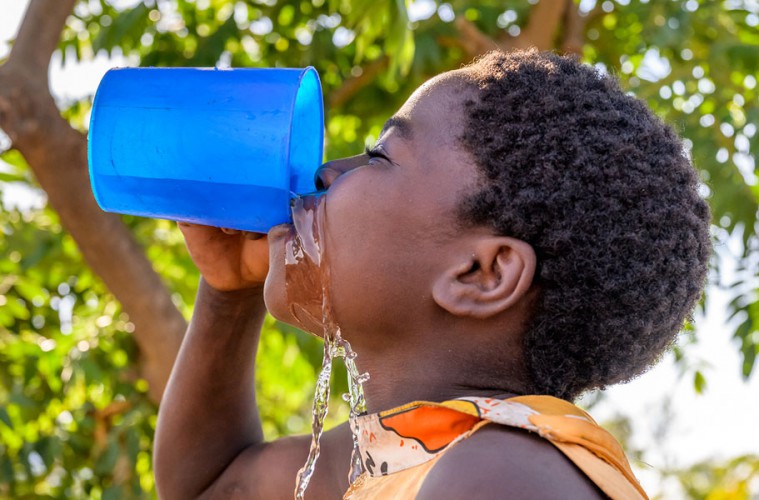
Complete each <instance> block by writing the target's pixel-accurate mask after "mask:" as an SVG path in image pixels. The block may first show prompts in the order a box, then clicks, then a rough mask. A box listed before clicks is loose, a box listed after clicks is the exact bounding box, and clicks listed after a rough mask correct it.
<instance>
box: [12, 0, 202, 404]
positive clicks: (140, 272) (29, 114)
mask: <svg viewBox="0 0 759 500" xmlns="http://www.w3.org/2000/svg"><path fill="white" fill-rule="evenodd" d="M63 4H65V5H68V6H69V8H71V6H72V5H73V4H74V0H66V1H61V2H60V3H59V2H58V1H57V0H32V3H31V4H30V6H29V10H28V11H27V17H26V18H25V19H24V21H23V24H22V30H21V31H22V32H21V33H20V34H19V39H18V41H17V42H16V44H15V45H14V47H13V49H12V51H11V55H10V58H9V61H8V63H6V64H4V65H2V66H0V129H2V130H4V131H5V132H6V133H7V134H8V137H10V139H11V141H12V144H13V147H14V148H16V149H18V150H19V151H20V152H21V154H22V155H23V156H24V158H25V159H26V161H27V163H28V164H29V166H30V167H31V169H32V171H33V172H34V174H35V176H36V178H37V180H38V182H39V184H40V186H42V188H43V189H44V190H45V192H46V193H47V195H48V200H49V203H50V205H51V206H52V207H53V209H55V210H56V212H58V215H59V217H60V220H61V224H63V226H64V227H65V228H66V230H67V231H68V232H69V233H70V234H71V236H72V237H73V238H74V240H75V241H76V243H77V245H78V246H79V249H80V250H81V252H82V255H83V257H84V260H85V261H86V262H87V264H88V265H89V266H90V267H91V268H92V270H93V271H94V272H95V273H96V274H97V275H98V276H100V278H101V279H102V280H103V282H104V283H105V285H106V286H107V287H108V288H109V290H110V291H111V292H112V293H113V294H114V295H115V296H116V298H117V299H118V300H119V301H120V302H121V304H122V306H123V308H124V311H126V312H127V314H129V318H130V320H131V321H132V323H134V325H135V331H134V338H135V341H136V342H137V345H138V347H139V349H140V354H141V358H140V371H141V374H142V376H143V377H145V379H147V381H148V382H149V383H150V396H151V399H153V400H154V401H156V402H157V401H158V400H160V397H161V395H162V394H163V389H164V387H165V385H166V382H167V381H168V377H169V373H170V371H171V367H172V365H173V362H174V358H175V356H176V353H177V352H178V350H179V345H180V343H181V341H182V337H183V335H184V332H185V330H186V326H187V325H186V322H185V320H184V318H183V317H182V315H181V313H180V312H179V311H178V310H177V308H176V307H175V306H174V304H173V303H172V301H171V296H170V294H169V292H168V290H167V289H166V287H165V286H164V284H163V283H162V282H161V280H160V278H159V277H158V275H157V274H156V273H155V271H154V270H153V268H152V266H151V264H150V262H149V261H148V259H147V258H146V257H145V254H144V251H143V249H142V248H140V246H139V245H138V244H137V242H136V241H135V240H134V237H133V236H132V234H131V233H130V231H129V229H128V228H127V227H126V226H125V225H124V224H123V223H122V222H121V219H120V218H119V217H118V216H116V215H114V214H107V213H105V212H103V211H102V210H101V209H100V208H99V207H98V206H97V204H96V202H95V198H94V197H93V195H92V191H91V189H90V182H89V174H88V169H87V140H86V138H85V136H83V135H82V134H81V133H79V132H77V131H76V130H74V129H73V128H72V127H71V125H69V123H68V122H67V121H66V120H65V119H63V117H61V114H60V111H59V110H58V108H57V106H56V104H55V101H54V100H53V97H52V96H51V95H50V91H49V89H48V84H47V64H48V59H49V57H50V54H52V51H53V49H54V47H55V44H53V43H52V42H51V40H53V39H54V37H57V34H51V33H50V30H52V29H54V28H57V29H58V30H59V31H58V33H59V32H60V28H61V27H62V26H63V22H64V21H65V18H66V16H65V15H64V14H65V13H64V12H62V10H61V9H62V7H61V5H63ZM51 12H52V13H51ZM22 35H23V36H22ZM33 35H34V37H36V38H34V37H33ZM38 40H39V41H40V43H39V45H36V44H35V42H37V41H38ZM27 58H31V60H29V59H27ZM27 61H29V62H28V64H27ZM11 62H13V63H11ZM43 63H44V71H40V67H39V65H41V64H43Z"/></svg>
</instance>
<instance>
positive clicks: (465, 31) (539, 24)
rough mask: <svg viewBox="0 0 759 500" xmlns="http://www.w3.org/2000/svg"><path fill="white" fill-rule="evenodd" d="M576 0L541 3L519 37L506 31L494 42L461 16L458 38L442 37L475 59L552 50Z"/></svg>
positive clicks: (457, 20)
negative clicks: (498, 53) (528, 50)
mask: <svg viewBox="0 0 759 500" xmlns="http://www.w3.org/2000/svg"><path fill="white" fill-rule="evenodd" d="M571 2H572V0H540V2H538V4H537V5H535V7H533V8H532V10H531V11H530V17H529V19H528V21H527V24H526V25H525V26H524V27H523V28H522V31H521V32H520V34H519V35H518V36H516V37H514V36H511V35H510V34H509V33H507V32H506V31H503V32H501V34H500V35H499V36H498V37H497V38H496V39H493V38H491V37H489V36H488V35H486V34H485V33H483V32H482V31H480V30H479V28H477V26H476V25H475V24H474V23H472V22H471V21H469V20H468V19H466V18H465V17H461V16H459V17H457V18H456V21H455V25H456V28H457V29H458V31H459V38H458V39H450V38H441V39H440V40H439V42H440V43H441V44H443V45H449V46H450V45H452V44H456V45H458V46H460V47H461V48H462V49H463V50H464V51H465V52H466V53H467V55H468V56H469V58H474V57H477V56H480V55H482V54H484V53H486V52H488V51H491V50H493V49H500V50H503V51H509V50H511V49H515V48H520V49H526V48H529V47H536V48H538V49H539V50H551V49H553V48H554V46H555V41H556V33H557V31H558V29H559V27H560V25H561V22H562V19H563V18H564V12H565V10H566V7H567V4H568V3H571Z"/></svg>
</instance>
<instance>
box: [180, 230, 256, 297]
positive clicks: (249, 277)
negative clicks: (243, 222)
mask: <svg viewBox="0 0 759 500" xmlns="http://www.w3.org/2000/svg"><path fill="white" fill-rule="evenodd" d="M179 229H180V231H182V234H183V235H184V238H185V242H186V243H187V249H188V250H189V251H190V256H191V257H192V260H193V261H194V262H195V265H196V266H198V269H199V270H200V274H201V275H202V276H203V278H204V279H205V281H206V282H207V283H208V284H209V285H211V286H212V287H213V288H215V289H217V290H219V291H232V290H242V289H245V288H254V287H257V286H261V285H263V283H264V280H266V274H267V273H268V272H269V244H268V240H267V238H266V235H265V234H259V233H251V232H247V231H237V230H234V229H220V228H217V227H210V226H201V225H197V224H188V223H186V222H180V223H179Z"/></svg>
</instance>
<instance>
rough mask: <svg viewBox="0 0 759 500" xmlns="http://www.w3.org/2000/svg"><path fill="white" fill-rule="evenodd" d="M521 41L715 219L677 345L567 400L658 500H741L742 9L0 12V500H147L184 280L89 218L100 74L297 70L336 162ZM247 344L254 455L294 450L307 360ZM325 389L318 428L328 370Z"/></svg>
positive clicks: (204, 6) (223, 0)
mask: <svg viewBox="0 0 759 500" xmlns="http://www.w3.org/2000/svg"><path fill="white" fill-rule="evenodd" d="M529 46H536V47H538V48H540V49H544V50H556V51H559V52H562V53H571V54H577V55H578V56H580V57H581V58H582V59H583V60H584V61H586V62H587V63H589V64H592V65H594V66H595V67H596V68H598V70H599V71H603V72H608V73H611V74H613V75H615V76H616V77H618V78H619V79H620V80H621V82H622V85H623V87H624V88H625V89H626V90H628V91H629V92H630V93H632V94H634V95H636V96H638V97H639V98H641V99H643V100H645V101H646V102H647V103H648V104H649V106H650V107H651V108H653V109H654V110H655V111H656V112H657V113H658V114H659V115H660V116H661V117H662V118H664V119H665V120H666V121H667V122H669V123H670V124H672V125H673V126H674V127H675V128H676V129H677V131H678V132H679V133H680V134H681V135H682V136H683V137H684V138H685V146H686V149H687V154H689V155H690V156H691V157H692V159H693V161H694V163H695V165H696V166H697V168H698V169H699V170H700V173H701V177H702V180H703V184H702V186H701V189H702V192H703V194H704V196H706V197H707V198H708V200H709V202H710V204H711V207H712V211H713V226H712V235H713V238H714V244H715V254H714V256H713V259H712V261H711V272H710V278H709V286H708V289H707V293H706V296H705V298H704V300H703V302H702V304H701V305H700V307H699V309H698V310H697V311H696V312H695V313H694V317H693V319H692V321H691V322H690V323H689V324H688V325H687V327H686V328H685V330H684V332H683V333H682V335H681V336H680V340H679V342H678V344H677V345H676V346H675V347H674V348H673V349H672V350H671V351H670V352H669V353H668V354H667V355H666V356H664V358H663V359H662V361H661V363H660V364H659V365H658V366H657V367H656V368H655V369H653V370H651V371H650V372H648V373H647V374H645V375H643V376H641V377H639V378H638V379H637V380H635V381H633V382H631V383H628V384H626V385H624V386H620V387H614V388H610V389H608V390H606V391H603V392H595V393H591V394H588V395H586V396H585V397H583V399H582V400H581V404H582V405H583V406H584V407H586V408H589V409H590V411H591V412H592V413H593V415H594V416H595V417H596V418H597V419H598V420H600V421H601V422H602V423H604V424H605V425H606V426H607V428H608V429H609V430H611V431H612V432H613V433H614V434H615V435H616V436H617V437H618V438H619V439H620V440H621V441H622V442H623V443H624V445H625V447H626V449H627V451H628V454H629V456H630V457H631V461H632V463H633V466H634V468H635V470H636V473H637V474H638V475H639V477H640V479H641V480H642V482H643V484H644V486H645V487H646V488H647V490H648V491H649V493H650V494H651V496H652V497H655V498H697V499H702V498H703V499H748V498H759V432H758V431H757V422H759V382H757V376H756V372H757V371H758V370H757V369H756V367H755V365H756V363H755V359H756V354H757V352H758V351H759V296H758V293H757V292H759V237H758V236H757V235H758V229H759V227H758V225H757V214H758V208H759V185H757V169H756V159H755V157H756V153H757V150H759V135H757V125H759V102H758V101H757V95H758V94H759V89H757V79H759V2H757V1H756V0H725V1H716V0H715V1H696V0H687V1H682V0H648V1H643V0H640V1H633V0H615V1H611V0H605V1H596V0H581V1H576V0H540V1H538V0H485V1H479V2H469V1H463V0H461V1H460V0H452V1H450V2H442V1H436V0H417V1H411V2H409V1H405V2H404V1H402V0H372V1H368V0H357V1H348V0H299V1H284V0H246V1H227V0H197V1H189V0H145V1H136V0H80V1H76V0H56V1H53V0H31V1H30V0H0V200H1V203H0V498H96V499H97V498H104V499H106V498H108V499H110V498H153V497H155V493H154V485H153V477H152V465H151V447H152V436H153V432H154V429H155V421H156V410H157V404H158V402H159V401H160V397H161V394H162V392H163V388H164V386H165V383H166V378H167V376H168V373H169V371H170V368H171V364H172V362H173V359H174V356H175V354H176V351H177V349H178V346H179V344H180V342H181V338H182V335H183V333H184V329H185V327H186V321H187V319H189V317H190V315H191V312H192V304H193V299H194V293H195V290H196V287H197V282H198V274H197V271H196V270H195V268H194V267H193V265H192V262H191V261H190V259H189V257H188V255H187V253H186V251H185V249H184V246H183V242H182V239H181V236H180V234H179V233H178V231H177V230H176V228H175V227H174V224H173V223H170V222H167V221H160V220H148V219H141V218H136V217H129V216H115V215H112V214H105V213H102V212H101V211H100V210H99V209H98V208H97V206H96V205H95V204H94V200H93V199H92V195H91V193H90V189H89V183H88V178H87V161H86V159H87V158H86V132H87V125H88V119H89V111H90V108H91V102H92V96H93V94H94V92H95V89H96V88H97V84H98V82H99V80H100V78H101V77H102V75H103V73H104V72H105V71H106V70H107V69H108V68H110V67H116V66H218V67H303V66H307V65H313V66H315V67H316V69H317V70H318V71H319V74H320V76H321V79H322V84H323V87H324V94H325V105H326V120H327V122H326V126H327V134H326V136H327V139H326V140H327V143H326V155H327V157H328V158H334V157H339V156H345V155H352V154H357V153H358V152H360V150H361V148H363V146H364V145H365V144H371V143H372V142H373V141H374V140H375V139H376V137H377V135H378V133H379V131H380V129H381V127H382V124H383V122H384V121H385V119H387V118H388V117H389V116H390V115H391V114H392V113H393V112H394V111H395V110H396V109H397V108H398V106H399V105H400V104H401V103H402V102H403V101H404V100H405V99H406V98H407V97H408V95H409V94H410V93H411V92H412V91H413V89H414V88H415V87H416V86H418V85H419V84H420V83H422V82H423V81H424V80H425V79H427V78H429V77H431V76H433V75H435V74H437V73H439V72H442V71H445V70H449V69H453V68H457V67H459V66H460V65H461V64H464V63H466V62H468V61H470V60H471V59H472V58H474V57H476V56H477V55H478V54H482V53H484V52H486V51H488V50H491V49H493V48H501V49H504V50H509V49H512V48H520V47H529ZM209 167H212V166H209ZM261 343H262V345H261V348H260V349H259V360H258V361H259V364H258V367H259V368H258V380H257V383H258V391H259V392H258V394H259V404H260V408H261V412H262V416H263V419H264V426H265V432H266V435H267V437H268V438H276V437H278V436H281V435H285V434H291V433H301V432H308V431H309V426H310V404H311V398H312V392H313V386H314V381H315V373H316V370H317V368H318V366H319V365H320V363H321V352H322V349H321V345H320V341H319V340H317V339H315V338H313V337H310V336H307V335H305V334H303V333H301V332H299V331H297V330H295V329H293V328H291V327H287V326H286V325H282V324H279V323H277V322H275V321H274V320H272V319H269V320H268V321H267V323H266V327H265V331H264V334H263V337H262V341H261ZM359 355H360V353H359ZM333 386H334V387H333V395H334V399H335V401H334V402H333V404H332V405H331V408H330V417H329V419H330V425H334V424H335V423H336V422H340V421H343V420H345V419H346V418H347V408H346V406H345V404H344V403H343V402H342V401H341V400H340V394H341V393H342V392H345V390H346V385H345V382H344V371H342V370H339V369H338V370H337V372H336V373H335V375H334V377H333Z"/></svg>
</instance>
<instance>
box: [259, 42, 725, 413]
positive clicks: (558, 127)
mask: <svg viewBox="0 0 759 500" xmlns="http://www.w3.org/2000/svg"><path fill="white" fill-rule="evenodd" d="M378 146H379V149H378V151H376V152H375V153H373V155H374V156H375V157H374V158H371V159H370V158H367V157H366V156H365V155H360V156H358V157H354V158H349V159H343V160H336V161H333V162H329V163H327V164H325V165H324V166H323V167H322V168H321V169H320V173H319V176H320V178H321V180H322V182H323V183H324V185H325V187H329V190H328V193H327V195H326V196H327V203H326V207H327V209H326V228H324V230H325V235H324V238H325V242H326V248H327V253H328V261H329V263H330V273H331V282H332V283H331V289H332V302H333V304H332V305H333V307H334V310H335V313H336V316H337V318H338V320H339V322H340V324H341V326H342V327H343V332H344V334H345V336H346V337H347V338H348V339H349V340H351V342H352V343H353V344H354V347H355V348H356V351H357V352H358V354H359V360H368V361H367V362H371V356H375V355H376V356H375V357H376V358H379V357H382V356H385V359H386V360H387V362H388V363H389V362H390V361H391V358H393V357H394V359H396V360H398V361H397V363H396V364H395V365H394V366H396V367H399V368H398V369H403V370H407V371H413V370H414V369H415V366H416V363H413V362H410V361H413V360H416V359H419V356H420V355H421V356H425V357H427V358H431V359H433V360H438V361H439V364H440V365H441V366H442V365H445V370H446V371H447V372H450V371H451V370H469V373H470V374H471V376H470V377H469V380H464V381H463V382H462V383H463V384H464V385H467V386H470V387H474V386H483V387H492V388H496V387H498V388H502V389H505V390H509V391H512V392H534V393H546V394H552V395H556V396H559V397H564V398H572V397H574V396H576V395H578V394H579V393H580V392H582V391H583V390H586V389H590V388H594V387H603V386H605V385H607V384H611V383H615V382H619V381H622V380H626V379H629V378H631V377H633V376H635V375H636V374H638V373H640V372H642V371H644V370H645V369H646V368H647V367H648V366H650V364H651V363H652V362H654V361H655V360H656V358H657V357H658V356H660V355H661V353H662V351H663V350H664V349H665V348H666V347H667V346H668V345H669V344H670V343H671V342H672V340H673V339H674V337H675V335H676V334H677V332H678V331H679V329H680V328H681V327H682V324H683V321H684V319H685V317H686V316H687V315H688V314H689V313H690V311H691V310H692V308H693V306H694V304H695V302H696V301H697V300H698V298H699V294H700V292H701V289H702V286H703V282H704V278H705V274H706V262H707V259H708V256H709V250H710V245H709V231H708V229H709V213H708V208H707V205H706V204H705V203H704V201H703V200H702V199H701V198H700V197H699V195H698V193H697V183H698V179H697V176H696V173H695V171H694V170H693V168H692V166H691V165H690V162H689V160H688V159H687V157H686V154H685V152H684V150H683V146H682V143H681V142H680V140H679V139H678V137H677V136H676V135H675V134H674V133H673V132H672V131H671V129H669V128H668V127H667V126H666V125H664V124H663V123H662V122H661V121H660V120H659V119H658V118H657V117H656V116H654V115H653V114H652V113H651V111H649V110H648V109H647V108H646V106H645V105H644V104H642V103H641V102H640V101H638V100H636V99H635V98H633V97H630V96H628V95H626V94H625V93H624V92H622V91H621V90H620V89H619V87H618V85H617V84H616V82H615V81H614V80H613V79H612V78H610V77H608V76H604V75H602V74H600V73H599V72H597V71H596V70H594V69H593V68H592V67H589V66H586V65H582V64H580V63H578V62H576V61H575V60H572V59H568V58H562V57H559V56H555V55H551V54H541V53H538V52H536V51H531V52H516V53H511V54H503V53H500V52H494V53H491V54H488V55H487V56H485V57H483V58H482V59H480V60H478V61H476V62H475V63H474V64H472V65H470V66H467V67H465V68H463V69H461V70H457V71H453V72H450V73H446V74H444V75H441V76H439V77H436V78H435V79H433V80H431V81H430V82H428V83H427V84H425V85H423V86H422V87H420V88H419V89H418V90H417V91H416V92H415V93H414V95H413V96H412V97H411V98H409V100H408V101H407V103H406V104H405V105H404V106H403V107H402V108H401V109H400V110H399V111H398V113H396V115H395V116H394V117H393V118H392V119H391V120H389V121H388V124H387V125H386V127H385V130H384V131H383V134H382V135H381V136H380V139H379V141H378ZM377 155H380V157H376V156H377ZM293 237H294V236H293V234H292V232H287V233H285V232H279V233H277V234H274V235H272V234H270V242H271V248H272V254H271V262H272V264H271V266H272V267H271V271H270V275H269V278H268V279H267V293H266V299H267V306H268V307H269V309H270V311H271V312H272V313H273V314H274V315H275V316H277V317H279V318H280V319H283V320H285V321H290V322H294V318H293V317H292V316H291V313H290V312H289V308H288V306H287V299H286V295H285V293H284V292H285V291H284V289H283V287H282V286H281V284H282V283H283V281H284V267H283V266H282V265H281V262H280V261H281V254H282V253H283V248H284V245H285V244H287V243H286V242H287V241H288V239H289V240H292V238H293ZM303 326H305V327H306V328H308V329H311V330H313V331H317V330H318V325H303ZM356 332H360V334H357V333H356ZM406 352H408V353H413V354H414V356H412V355H409V356H408V357H404V356H405V353H406ZM367 356H369V357H367ZM454 364H455V365H456V366H453V365H454ZM373 366H380V364H379V362H377V363H374V364H373V365H372V366H367V367H366V368H368V369H369V371H370V372H372V367H373ZM419 366H420V368H419V373H418V374H417V375H418V376H419V377H423V376H426V374H427V372H428V371H429V366H428V365H424V366H425V368H421V366H422V363H419ZM461 367H467V368H461ZM362 369H363V368H362ZM464 378H466V377H464ZM505 379H509V381H508V382H503V383H500V382H499V380H505ZM420 383H425V382H424V381H421V382H420ZM499 384H500V385H499Z"/></svg>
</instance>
